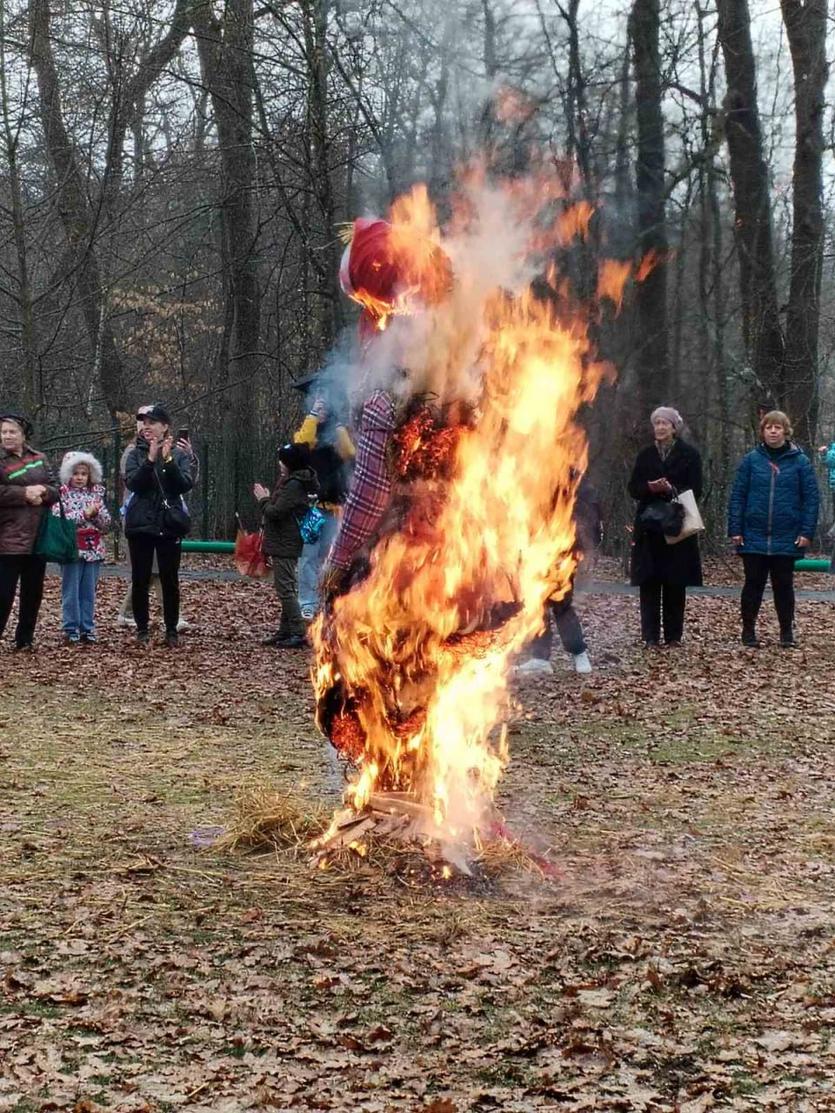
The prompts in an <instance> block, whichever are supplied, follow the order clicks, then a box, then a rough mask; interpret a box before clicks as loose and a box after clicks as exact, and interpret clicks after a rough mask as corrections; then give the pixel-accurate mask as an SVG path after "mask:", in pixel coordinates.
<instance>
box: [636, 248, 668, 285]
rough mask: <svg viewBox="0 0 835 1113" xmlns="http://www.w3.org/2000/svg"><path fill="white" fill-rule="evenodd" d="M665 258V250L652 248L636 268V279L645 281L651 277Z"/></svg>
mask: <svg viewBox="0 0 835 1113" xmlns="http://www.w3.org/2000/svg"><path fill="white" fill-rule="evenodd" d="M664 260H665V256H664V253H663V252H661V251H656V250H655V248H651V249H650V250H649V251H648V252H647V253H646V255H644V256H643V258H642V259H641V261H640V262H639V263H638V265H637V267H636V268H635V281H636V282H643V281H644V280H645V279H647V278H649V276H650V275H651V274H652V272H653V271H654V270H655V268H656V267H658V266H660V265H661V264H662V263H663V262H664Z"/></svg>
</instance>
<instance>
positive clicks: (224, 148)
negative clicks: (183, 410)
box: [192, 0, 261, 530]
mask: <svg viewBox="0 0 835 1113" xmlns="http://www.w3.org/2000/svg"><path fill="white" fill-rule="evenodd" d="M192 18H193V22H194V29H195V32H196V34H197V49H198V53H199V56H200V64H201V68H202V71H203V80H204V81H205V83H206V85H207V86H208V88H209V91H210V94H211V99H212V108H213V110H214V116H215V123H216V126H217V134H218V144H219V156H220V167H221V175H220V213H221V220H222V222H223V242H224V245H225V250H224V251H223V252H222V261H223V269H224V271H225V274H224V280H225V283H224V284H225V290H226V296H225V312H226V319H227V323H228V322H229V321H230V320H231V322H232V324H231V335H229V333H228V332H226V330H225V335H224V340H225V341H226V342H227V343H228V346H229V350H228V359H227V361H226V366H225V367H220V368H219V373H220V375H221V376H224V377H225V381H226V384H227V385H228V389H227V391H226V394H225V398H224V410H225V412H226V413H227V415H228V419H227V420H226V421H225V422H224V423H223V426H222V428H223V430H224V438H223V439H224V445H223V447H224V451H225V452H226V453H227V459H230V460H231V459H233V458H234V459H235V460H236V461H237V466H236V467H235V469H234V476H233V478H232V480H231V483H230V486H229V489H228V491H227V498H226V500H225V502H226V505H225V506H224V507H223V511H222V512H223V516H224V519H225V522H224V524H225V527H226V529H227V530H231V529H232V528H233V525H234V512H235V511H236V510H238V509H241V508H242V507H244V506H245V505H246V504H247V502H248V501H249V499H250V493H249V492H250V488H251V486H252V482H253V480H254V478H255V474H254V473H255V466H256V448H257V435H256V429H255V412H256V409H255V399H256V394H257V380H258V372H259V370H260V355H259V345H260V335H261V289H260V282H259V274H258V256H257V240H258V221H257V214H256V210H255V197H256V196H257V183H256V161H255V148H254V146H253V141H252V116H253V88H252V67H251V62H250V59H251V55H252V44H253V7H252V0H228V2H227V4H226V6H225V9H224V15H223V21H222V23H221V21H220V20H218V19H217V18H216V17H215V15H214V12H213V10H212V6H211V4H210V3H207V2H203V3H200V4H198V5H197V6H196V7H195V8H194V9H193V11H192Z"/></svg>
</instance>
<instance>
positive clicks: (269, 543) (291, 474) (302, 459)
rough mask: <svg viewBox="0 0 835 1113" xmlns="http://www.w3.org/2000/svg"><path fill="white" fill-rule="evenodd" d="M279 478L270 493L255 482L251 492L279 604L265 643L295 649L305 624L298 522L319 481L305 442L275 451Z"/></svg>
mask: <svg viewBox="0 0 835 1113" xmlns="http://www.w3.org/2000/svg"><path fill="white" fill-rule="evenodd" d="M278 465H279V470H280V475H279V480H278V483H277V484H276V487H275V490H274V491H273V492H272V494H270V492H269V491H268V490H267V488H266V487H265V486H264V485H263V484H262V483H256V484H255V486H254V487H253V489H252V490H253V494H254V495H255V497H256V499H257V500H258V505H259V507H260V509H261V511H262V513H263V515H264V552H265V553H267V555H268V556H270V557H271V558H272V563H273V574H274V576H275V591H276V595H277V596H278V599H279V602H280V603H281V621H280V624H279V627H278V630H277V631H276V633H275V634H273V636H272V637H270V638H267V639H266V641H265V642H264V644H265V645H274V646H276V647H277V648H278V649H297V648H299V647H300V646H303V645H304V644H305V623H304V619H303V618H302V613H301V609H300V607H299V600H298V563H299V557H300V556H301V554H302V535H301V532H300V529H299V522H300V520H301V518H303V517H304V515H305V514H306V512H307V510H308V509H309V507H310V506H311V503H312V501H313V500H314V499H315V497H316V495H317V494H318V491H319V481H318V480H317V478H316V473H315V471H314V470H313V466H312V463H311V459H310V449H309V448H308V446H307V445H306V444H285V445H283V446H282V447H281V448H280V449H279V450H278Z"/></svg>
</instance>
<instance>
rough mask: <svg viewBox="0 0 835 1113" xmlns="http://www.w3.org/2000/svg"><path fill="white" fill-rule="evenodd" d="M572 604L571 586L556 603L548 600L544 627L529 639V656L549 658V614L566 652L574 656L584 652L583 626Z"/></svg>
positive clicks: (550, 638)
mask: <svg viewBox="0 0 835 1113" xmlns="http://www.w3.org/2000/svg"><path fill="white" fill-rule="evenodd" d="M573 604H574V588H573V587H572V588H571V590H570V591H569V592H568V594H567V595H566V596H564V597H563V598H562V599H560V601H559V602H558V603H557V602H554V601H553V600H552V599H549V600H548V602H547V603H546V604H545V615H544V616H543V621H544V623H545V629H544V630H543V631H542V633H541V634H537V635H536V637H535V638H533V639H532V640H531V643H530V650H531V657H538V658H539V659H540V660H542V661H548V660H550V657H551V645H552V644H553V640H554V635H553V632H552V630H551V615H553V616H554V621H555V622H556V624H557V633H558V634H559V636H560V641H561V642H562V647H563V649H564V650H565V651H566V653H570V654H572V656H574V657H576V656H577V654H578V653H585V651H586V639H585V638H584V637H583V627H582V626H581V625H580V619H579V618H578V617H577V612H576V611H575V610H574V605H573Z"/></svg>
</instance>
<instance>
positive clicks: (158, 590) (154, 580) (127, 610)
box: [116, 402, 200, 632]
mask: <svg viewBox="0 0 835 1113" xmlns="http://www.w3.org/2000/svg"><path fill="white" fill-rule="evenodd" d="M154 405H155V403H154V402H143V403H142V405H140V406H137V408H136V433H135V436H134V438H133V440H132V441H131V442H130V443H129V444H128V445H127V446H126V448H125V450H124V452H123V453H122V458H121V460H120V461H119V475H120V476H121V478H122V483H123V484H124V482H125V468H126V466H127V461H128V457H129V456H130V454H131V452H132V451H133V449H134V448H135V447H136V441H137V438H138V437H140V436H141V435H142V428H143V417H144V415H145V414H146V413H147V412H148V411H149V410H151V409H153V407H154ZM176 447H177V448H178V449H180V451H181V452H185V454H186V455H187V456H188V458H189V466H190V468H191V475H192V480H193V482H194V484H196V483H197V482H198V480H199V478H200V460H199V459H198V457H197V454H196V452H195V451H194V449H193V447H192V444H191V440H190V439H189V438H188V437H183V436H181V437H179V438H178V440H177V444H176ZM125 489H126V492H127V493H126V496H125V499H124V501H123V503H122V506H121V508H120V513H121V515H122V520H123V522H124V518H125V514H126V513H127V509H128V505H129V504H130V500H131V497H132V495H131V492H130V491H127V488H125ZM130 567H131V563H130V546H128V570H130ZM151 590H152V591H153V593H154V595H155V596H156V598H157V603H158V604H159V606H160V608H161V607H162V587H161V586H160V582H159V570H158V568H157V561H156V557H154V563H153V568H152V571H151ZM132 600H133V588H132V587H131V585H130V584H128V587H127V590H126V591H125V594H124V597H123V599H122V605H121V607H120V608H119V614H118V615H117V616H116V625H117V626H130V627H135V626H136V621H135V620H134V617H133V602H132ZM188 626H189V624H188V622H187V621H186V619H185V618H183V617H180V619H179V621H178V623H177V630H178V631H179V632H182V631H183V630H187V629H188Z"/></svg>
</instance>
